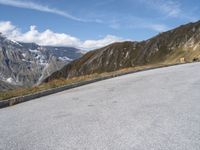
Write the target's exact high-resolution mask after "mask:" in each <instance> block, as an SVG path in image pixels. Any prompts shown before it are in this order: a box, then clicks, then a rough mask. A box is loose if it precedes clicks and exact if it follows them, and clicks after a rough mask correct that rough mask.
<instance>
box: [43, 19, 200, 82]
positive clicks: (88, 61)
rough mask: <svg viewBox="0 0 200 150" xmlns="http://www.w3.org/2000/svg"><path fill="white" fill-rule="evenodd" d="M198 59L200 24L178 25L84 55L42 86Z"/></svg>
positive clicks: (56, 73)
mask: <svg viewBox="0 0 200 150" xmlns="http://www.w3.org/2000/svg"><path fill="white" fill-rule="evenodd" d="M199 59H200V21H198V22H195V23H189V24H185V25H181V26H179V27H177V28H175V29H172V30H169V31H166V32H163V33H160V34H158V35H157V36H154V37H152V38H150V39H148V40H145V41H141V42H134V41H126V42H118V43H113V44H110V45H108V46H105V47H103V48H100V49H96V50H93V51H90V52H88V53H86V54H85V55H84V56H82V57H81V58H79V59H77V60H75V61H72V62H71V63H69V64H68V65H66V66H64V67H63V68H62V69H61V70H59V71H56V72H54V73H53V74H52V75H51V76H49V77H47V78H46V79H45V80H44V82H48V81H51V80H54V79H59V78H72V77H77V76H81V75H88V74H93V73H103V72H111V71H116V70H119V69H123V68H127V67H135V66H142V65H147V64H156V63H177V62H180V61H183V62H192V61H193V60H199Z"/></svg>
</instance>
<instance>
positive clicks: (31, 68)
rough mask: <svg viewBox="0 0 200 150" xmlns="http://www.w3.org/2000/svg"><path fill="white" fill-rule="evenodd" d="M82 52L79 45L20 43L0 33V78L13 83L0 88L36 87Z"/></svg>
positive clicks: (7, 82)
mask: <svg viewBox="0 0 200 150" xmlns="http://www.w3.org/2000/svg"><path fill="white" fill-rule="evenodd" d="M82 55H83V54H82V52H81V51H80V50H78V49H75V48H68V47H61V48H60V47H49V46H39V45H37V44H35V43H19V42H16V41H12V40H9V39H7V38H6V37H4V36H2V35H1V34H0V62H1V63H0V81H1V85H5V84H8V85H9V86H4V87H5V88H3V86H0V90H2V89H6V87H11V86H13V87H17V86H32V85H33V84H36V83H38V82H40V81H41V80H43V79H44V78H46V77H48V76H49V75H50V74H52V73H53V72H55V71H57V70H59V69H61V68H62V67H63V66H65V65H66V64H68V63H69V62H71V61H72V60H74V59H77V58H79V57H81V56H82ZM3 83H4V84H3ZM8 89H10V88H8Z"/></svg>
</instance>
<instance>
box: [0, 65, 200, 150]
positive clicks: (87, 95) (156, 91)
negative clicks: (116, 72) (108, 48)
mask: <svg viewBox="0 0 200 150" xmlns="http://www.w3.org/2000/svg"><path fill="white" fill-rule="evenodd" d="M12 149H13V150H79V149H80V150H200V63H194V64H186V65H179V66H173V67H168V68H162V69H155V70H150V71H144V72H139V73H135V74H129V75H125V76H121V77H117V78H113V79H109V80H104V81H100V82H96V83H93V84H89V85H85V86H82V87H78V88H75V89H71V90H67V91H64V92H60V93H57V94H53V95H49V96H46V97H42V98H39V99H36V100H32V101H29V102H26V103H22V104H19V105H15V106H13V107H8V108H4V109H0V150H12Z"/></svg>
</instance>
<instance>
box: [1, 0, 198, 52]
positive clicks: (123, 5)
mask: <svg viewBox="0 0 200 150" xmlns="http://www.w3.org/2000/svg"><path fill="white" fill-rule="evenodd" d="M199 7H200V1H199V0H190V1H189V0H101V1H100V0H48V1H46V0H0V14H1V16H0V32H2V33H3V34H5V35H6V36H8V37H9V38H11V39H14V40H18V41H25V42H36V43H38V44H41V45H57V46H74V47H79V48H83V49H93V48H98V47H101V46H105V45H106V44H110V43H112V42H116V41H123V40H137V41H141V40H145V39H148V38H150V37H152V36H154V35H156V34H158V33H159V32H163V31H166V30H169V29H172V28H174V27H177V26H179V25H181V24H185V23H188V22H194V21H197V20H198V19H199V15H198V14H199V13H198V12H199V10H200V8H199Z"/></svg>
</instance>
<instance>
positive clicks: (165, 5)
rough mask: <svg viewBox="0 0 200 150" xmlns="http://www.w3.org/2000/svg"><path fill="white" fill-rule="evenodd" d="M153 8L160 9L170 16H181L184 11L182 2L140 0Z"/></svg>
mask: <svg viewBox="0 0 200 150" xmlns="http://www.w3.org/2000/svg"><path fill="white" fill-rule="evenodd" d="M139 1H140V2H142V3H145V4H147V5H148V6H150V7H151V8H153V9H155V10H158V11H160V12H162V13H164V14H166V15H167V16H169V17H179V15H180V14H181V13H182V10H181V7H180V3H178V2H177V1H175V0H174V1H172V0H139Z"/></svg>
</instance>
